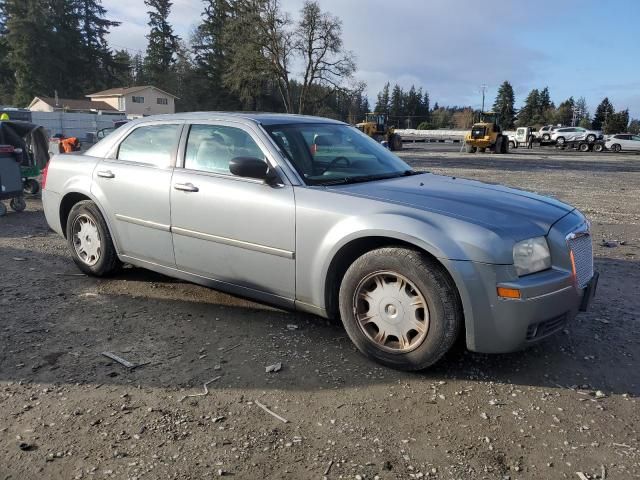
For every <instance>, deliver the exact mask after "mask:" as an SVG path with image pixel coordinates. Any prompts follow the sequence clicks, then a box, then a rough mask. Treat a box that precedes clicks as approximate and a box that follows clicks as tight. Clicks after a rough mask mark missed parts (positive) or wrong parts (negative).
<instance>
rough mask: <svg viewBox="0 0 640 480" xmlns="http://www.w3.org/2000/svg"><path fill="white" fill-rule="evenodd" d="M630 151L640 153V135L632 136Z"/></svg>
mask: <svg viewBox="0 0 640 480" xmlns="http://www.w3.org/2000/svg"><path fill="white" fill-rule="evenodd" d="M629 150H633V151H635V152H640V136H638V135H632V136H631V140H629Z"/></svg>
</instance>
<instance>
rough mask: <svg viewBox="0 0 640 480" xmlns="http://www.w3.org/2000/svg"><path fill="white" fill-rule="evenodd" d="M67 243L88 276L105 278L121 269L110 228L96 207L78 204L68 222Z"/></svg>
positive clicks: (83, 202) (91, 204)
mask: <svg viewBox="0 0 640 480" xmlns="http://www.w3.org/2000/svg"><path fill="white" fill-rule="evenodd" d="M67 242H68V243H69V248H70V250H71V255H72V257H73V261H74V262H75V263H76V265H77V266H78V268H80V270H82V271H83V272H84V273H86V274H88V275H94V276H96V277H103V276H106V275H109V274H110V273H113V272H114V271H116V270H117V269H118V267H119V266H120V260H119V259H118V255H117V253H116V249H115V247H114V246H113V240H112V239H111V234H110V233H109V228H108V227H107V223H106V222H105V220H104V218H103V217H102V214H101V213H100V210H99V209H98V207H97V205H96V204H95V203H93V202H92V201H90V200H85V201H82V202H78V203H76V204H75V205H74V206H73V208H72V209H71V212H70V213H69V217H68V219H67Z"/></svg>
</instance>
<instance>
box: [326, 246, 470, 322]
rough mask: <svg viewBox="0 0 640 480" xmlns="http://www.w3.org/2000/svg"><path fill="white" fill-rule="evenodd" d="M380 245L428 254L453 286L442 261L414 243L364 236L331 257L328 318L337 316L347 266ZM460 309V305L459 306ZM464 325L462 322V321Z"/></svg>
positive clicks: (327, 297)
mask: <svg viewBox="0 0 640 480" xmlns="http://www.w3.org/2000/svg"><path fill="white" fill-rule="evenodd" d="M382 247H404V248H409V249H412V250H418V251H420V252H421V253H422V254H424V255H427V256H429V257H430V258H431V259H432V260H434V261H435V262H437V263H438V264H440V265H441V266H442V268H443V270H444V271H445V272H446V273H447V275H449V278H450V279H451V284H452V285H454V287H455V282H454V280H453V278H451V275H450V274H449V272H448V271H447V269H446V268H445V267H444V265H442V263H441V262H440V261H439V260H438V259H437V258H436V257H434V256H433V255H432V254H430V253H429V252H427V251H426V250H424V249H421V248H420V247H417V246H416V245H414V244H412V243H409V242H405V241H403V240H398V239H396V238H389V237H364V238H358V239H356V240H353V241H351V242H349V243H347V244H346V245H344V246H343V247H342V248H341V249H340V250H339V251H338V252H337V253H336V254H335V256H334V257H333V259H332V260H331V264H330V265H329V271H328V272H327V278H326V279H325V289H324V295H325V308H326V311H327V315H328V316H329V317H330V318H339V317H340V310H339V305H338V293H339V291H340V284H341V283H342V278H343V277H344V274H345V273H346V272H347V269H348V268H349V266H350V265H351V264H352V263H353V262H354V261H355V260H356V259H357V258H358V257H361V256H362V255H364V254H365V253H367V252H369V251H371V250H375V249H376V248H382ZM455 295H456V297H457V298H458V301H459V302H460V305H462V302H461V300H460V293H459V292H458V289H457V288H456V292H455ZM460 308H461V311H462V306H461V307H460ZM463 325H464V322H463Z"/></svg>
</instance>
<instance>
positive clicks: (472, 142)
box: [464, 112, 509, 153]
mask: <svg viewBox="0 0 640 480" xmlns="http://www.w3.org/2000/svg"><path fill="white" fill-rule="evenodd" d="M464 143H465V148H466V151H467V153H475V152H477V151H479V152H485V151H486V150H487V149H489V150H490V151H491V152H493V153H508V151H509V138H508V137H507V136H506V135H503V134H502V129H501V128H500V125H498V119H497V116H496V115H495V114H494V113H492V112H486V113H485V112H482V113H481V114H480V121H479V122H476V123H474V124H473V126H472V127H471V131H470V132H469V133H467V134H466V135H465V137H464Z"/></svg>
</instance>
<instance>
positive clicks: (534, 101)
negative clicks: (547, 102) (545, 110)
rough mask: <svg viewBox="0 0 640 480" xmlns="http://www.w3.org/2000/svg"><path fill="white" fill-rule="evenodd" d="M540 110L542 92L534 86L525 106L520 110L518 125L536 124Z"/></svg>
mask: <svg viewBox="0 0 640 480" xmlns="http://www.w3.org/2000/svg"><path fill="white" fill-rule="evenodd" d="M539 112H540V92H539V90H538V89H537V88H534V89H533V90H531V92H529V95H527V98H526V100H525V101H524V106H523V107H522V108H521V109H520V111H519V112H518V120H517V122H516V123H517V125H518V126H519V127H527V126H533V125H535V124H536V119H537V118H538V117H539V114H540V113H539Z"/></svg>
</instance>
